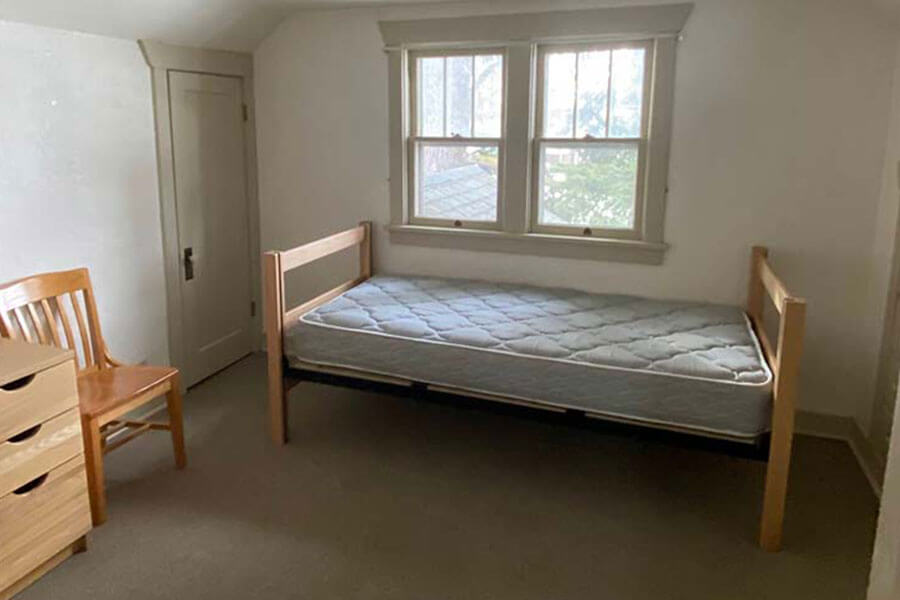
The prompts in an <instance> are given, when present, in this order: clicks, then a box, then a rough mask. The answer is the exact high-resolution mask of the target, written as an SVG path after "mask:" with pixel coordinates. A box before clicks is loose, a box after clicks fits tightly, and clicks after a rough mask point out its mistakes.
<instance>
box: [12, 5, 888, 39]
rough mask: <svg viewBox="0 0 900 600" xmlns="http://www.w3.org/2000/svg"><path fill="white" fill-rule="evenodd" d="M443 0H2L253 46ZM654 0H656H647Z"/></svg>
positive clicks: (21, 16) (68, 25) (30, 16)
mask: <svg viewBox="0 0 900 600" xmlns="http://www.w3.org/2000/svg"><path fill="white" fill-rule="evenodd" d="M443 1H452V0H0V20H6V21H17V22H21V23H31V24H34V25H43V26H45V27H55V28H59V29H67V30H70V31H82V32H85V33H95V34H98V35H108V36H112V37H119V38H126V39H135V40H137V39H152V40H158V41H162V42H169V43H172V44H182V45H185V46H198V47H204V48H217V49H222V50H240V51H252V50H254V49H255V48H256V46H257V45H258V44H259V42H261V41H262V40H263V39H264V38H265V37H266V36H267V35H268V34H269V33H270V32H271V31H272V30H273V29H274V28H275V26H277V25H278V23H279V22H281V21H282V20H283V19H284V18H285V17H286V16H288V15H289V14H291V13H293V12H295V11H297V10H301V9H309V8H340V7H350V6H366V5H368V6H374V5H388V4H411V3H420V4H421V3H424V2H443ZM625 1H631V0H625ZM635 1H636V2H638V3H640V1H639V0H635ZM653 1H657V0H648V2H653ZM673 1H674V0H673ZM788 1H790V0H788ZM846 1H848V2H859V3H860V5H862V6H861V7H860V8H863V6H865V5H869V7H871V6H872V5H873V4H874V5H875V6H877V7H878V8H880V9H881V10H882V11H883V13H884V14H885V15H886V16H887V17H888V18H890V19H891V20H895V21H897V22H900V0H846ZM613 3H615V2H613Z"/></svg>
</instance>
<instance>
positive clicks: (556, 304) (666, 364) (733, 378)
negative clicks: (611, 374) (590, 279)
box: [301, 276, 771, 385]
mask: <svg viewBox="0 0 900 600" xmlns="http://www.w3.org/2000/svg"><path fill="white" fill-rule="evenodd" d="M301 320H302V321H303V322H304V323H306V324H309V325H320V326H326V327H335V328H340V329H345V330H353V331H358V332H368V333H371V334H376V335H386V336H392V337H397V338H404V339H408V340H417V341H422V342H431V343H438V344H451V345H455V346H462V347H466V348H472V349H480V350H485V351H491V352H503V353H509V354H514V355H518V356H527V357H533V358H541V359H549V360H560V361H567V362H574V363H578V364H583V365H591V366H597V367H607V368H620V369H630V370H640V371H647V372H655V373H659V374H668V375H676V376H683V377H692V378H702V379H709V380H715V381H722V382H732V383H742V384H748V385H753V384H767V383H768V382H769V381H770V380H771V372H770V371H769V368H768V366H767V365H766V363H765V361H764V359H763V357H762V354H761V352H760V349H759V345H758V343H757V340H756V339H755V336H754V334H753V333H752V330H751V328H750V325H749V323H748V321H747V318H746V316H745V314H744V312H743V311H742V310H741V309H740V308H738V307H735V306H723V305H714V304H701V303H694V302H682V301H667V300H653V299H648V298H640V297H635V296H624V295H617V294H591V293H587V292H582V291H577V290H569V289H550V288H541V287H534V286H527V285H520V284H503V283H491V282H483V281H468V280H457V279H438V278H432V277H411V276H404V277H391V276H376V277H373V278H371V279H369V280H367V281H365V282H363V283H362V284H360V285H358V286H356V287H354V288H352V289H351V290H349V291H347V292H345V293H344V294H342V295H341V296H339V297H338V298H336V299H334V300H332V301H331V302H328V303H326V304H324V305H322V306H320V307H319V308H317V309H315V310H313V311H311V312H309V313H307V314H306V315H304V316H303V317H301Z"/></svg>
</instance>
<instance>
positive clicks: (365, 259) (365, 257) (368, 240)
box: [359, 221, 372, 279]
mask: <svg viewBox="0 0 900 600" xmlns="http://www.w3.org/2000/svg"><path fill="white" fill-rule="evenodd" d="M359 224H360V226H361V227H362V228H363V240H362V242H360V244H359V276H360V277H361V278H362V279H368V278H369V277H371V276H372V221H361V222H360V223H359Z"/></svg>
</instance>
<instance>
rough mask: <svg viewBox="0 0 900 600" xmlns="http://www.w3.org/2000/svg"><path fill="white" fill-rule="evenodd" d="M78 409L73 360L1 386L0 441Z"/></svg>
mask: <svg viewBox="0 0 900 600" xmlns="http://www.w3.org/2000/svg"><path fill="white" fill-rule="evenodd" d="M77 406H78V389H77V387H76V386H75V364H74V363H73V362H72V361H71V360H67V361H66V362H64V363H62V364H59V365H56V366H55V367H51V368H49V369H46V370H44V371H39V372H37V373H34V374H33V375H29V376H28V377H24V378H22V379H18V380H16V381H12V382H10V383H8V384H6V385H4V386H2V387H0V440H6V439H7V438H9V437H10V436H13V435H16V434H18V433H21V432H23V431H25V430H26V429H28V428H29V427H33V426H34V425H37V424H38V423H43V422H44V421H46V420H48V419H50V418H51V417H55V416H56V415H58V414H60V413H63V412H65V411H66V410H68V409H70V408H75V407H77Z"/></svg>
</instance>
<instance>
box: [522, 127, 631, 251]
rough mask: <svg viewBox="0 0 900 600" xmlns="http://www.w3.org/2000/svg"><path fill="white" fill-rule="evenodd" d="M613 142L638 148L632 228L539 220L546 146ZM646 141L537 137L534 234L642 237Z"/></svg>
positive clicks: (562, 146)
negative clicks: (564, 223) (563, 223)
mask: <svg viewBox="0 0 900 600" xmlns="http://www.w3.org/2000/svg"><path fill="white" fill-rule="evenodd" d="M610 144H622V145H630V146H636V147H637V169H636V173H635V189H634V220H633V221H632V226H631V227H630V228H621V227H615V228H613V227H609V228H606V227H597V226H594V225H586V224H582V225H558V224H553V225H548V224H542V223H541V222H540V210H541V201H542V200H543V192H544V180H543V175H544V169H543V165H542V163H541V158H542V156H543V152H544V147H545V146H553V147H556V148H590V147H591V146H595V147H603V146H608V145H610ZM646 146H647V144H646V140H644V139H642V138H591V139H587V140H586V139H573V138H537V139H536V140H535V144H534V156H533V167H532V173H533V183H532V189H533V195H534V197H535V201H534V202H531V210H530V213H531V214H530V215H529V217H530V221H531V231H532V232H534V233H545V234H556V235H566V236H580V237H598V238H615V239H624V240H638V239H641V233H642V229H641V223H642V222H643V218H644V203H643V202H642V201H641V198H643V195H644V189H645V184H644V180H645V173H646Z"/></svg>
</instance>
